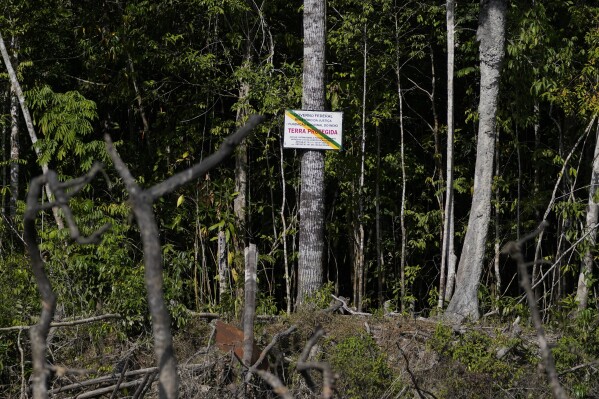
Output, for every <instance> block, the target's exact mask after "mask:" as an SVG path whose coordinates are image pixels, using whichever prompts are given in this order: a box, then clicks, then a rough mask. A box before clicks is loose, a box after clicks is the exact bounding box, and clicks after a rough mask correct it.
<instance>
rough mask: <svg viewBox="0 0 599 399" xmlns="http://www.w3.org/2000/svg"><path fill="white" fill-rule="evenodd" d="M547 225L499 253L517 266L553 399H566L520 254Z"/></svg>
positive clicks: (544, 223) (508, 244)
mask: <svg viewBox="0 0 599 399" xmlns="http://www.w3.org/2000/svg"><path fill="white" fill-rule="evenodd" d="M548 225H549V223H548V222H547V221H546V220H543V221H542V222H541V224H540V225H539V227H537V229H536V230H535V231H533V232H532V233H529V234H527V235H526V236H524V237H523V238H522V239H520V240H519V241H510V242H508V243H507V244H506V245H505V246H504V247H503V249H502V250H501V253H503V254H509V255H510V257H511V258H512V259H514V260H515V261H516V262H517V264H518V272H519V274H520V285H521V286H522V288H523V289H524V291H525V292H526V299H527V301H528V307H529V308H530V313H531V317H532V321H533V324H534V326H535V329H536V330H537V339H538V341H539V348H540V350H541V356H542V358H543V363H544V365H545V370H546V371H547V378H548V379H549V385H550V386H551V391H552V393H553V397H554V398H556V399H565V398H567V395H566V393H565V392H564V389H563V388H562V386H561V385H560V383H559V379H558V374H557V371H556V370H555V363H554V361H553V356H552V355H551V350H550V349H549V344H548V343H547V338H546V337H545V330H544V329H543V322H542V320H541V314H540V313H539V309H538V307H537V301H536V298H535V294H534V292H533V290H532V287H531V284H530V279H529V276H528V270H527V268H526V262H524V255H523V254H522V244H524V243H525V242H526V241H528V240H531V239H533V238H535V237H536V236H537V235H539V234H541V233H542V231H543V230H544V229H545V228H546V227H547V226H548Z"/></svg>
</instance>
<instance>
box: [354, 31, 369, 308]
mask: <svg viewBox="0 0 599 399" xmlns="http://www.w3.org/2000/svg"><path fill="white" fill-rule="evenodd" d="M363 35H364V54H363V71H362V138H361V140H360V177H359V181H358V215H357V216H358V217H357V219H358V220H357V225H356V227H355V231H354V237H355V245H356V246H357V248H356V251H355V256H354V276H355V279H356V284H355V286H356V289H355V292H354V306H355V307H356V308H357V309H358V312H361V311H362V298H363V296H364V278H365V276H364V273H365V271H364V241H365V237H364V198H363V193H364V177H365V174H366V170H365V162H366V160H365V159H366V89H367V86H366V83H367V77H368V75H367V70H366V68H367V62H368V43H367V41H366V39H367V36H366V25H365V26H364V33H363Z"/></svg>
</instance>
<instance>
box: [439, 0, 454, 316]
mask: <svg viewBox="0 0 599 399" xmlns="http://www.w3.org/2000/svg"><path fill="white" fill-rule="evenodd" d="M454 12H455V1H453V0H447V153H446V158H447V160H446V162H447V164H446V165H447V166H446V176H447V178H446V185H445V208H444V212H443V236H442V237H443V245H442V249H441V276H440V279H439V300H438V302H437V307H438V308H439V309H443V306H444V305H445V303H444V301H445V300H446V298H447V294H448V293H449V292H450V291H451V290H450V289H448V287H447V286H448V285H449V284H448V278H447V277H449V270H448V269H449V268H448V266H447V265H448V263H449V262H448V260H449V259H450V256H451V254H452V252H450V251H449V249H450V243H451V244H453V234H452V233H451V229H450V224H451V221H452V220H453V69H454V53H455V36H454V33H455V22H454ZM454 267H455V263H454ZM446 271H447V273H446ZM451 274H452V275H455V269H454V270H453V271H452V273H451ZM452 284H453V282H452ZM449 297H450V298H451V294H450V295H449Z"/></svg>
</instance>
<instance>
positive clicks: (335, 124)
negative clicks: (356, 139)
mask: <svg viewBox="0 0 599 399" xmlns="http://www.w3.org/2000/svg"><path fill="white" fill-rule="evenodd" d="M342 128H343V112H324V111H299V110H290V109H288V110H285V132H284V134H283V146H284V147H285V148H308V149H312V150H340V149H341V148H342V146H343V141H342V138H343V134H342Z"/></svg>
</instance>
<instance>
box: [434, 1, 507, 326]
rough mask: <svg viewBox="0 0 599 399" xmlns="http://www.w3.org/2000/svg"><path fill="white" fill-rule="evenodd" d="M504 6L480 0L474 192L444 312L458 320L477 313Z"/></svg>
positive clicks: (476, 317) (503, 4) (491, 163)
mask: <svg viewBox="0 0 599 399" xmlns="http://www.w3.org/2000/svg"><path fill="white" fill-rule="evenodd" d="M506 8H507V4H506V1H505V0H482V1H481V7H480V16H479V24H478V33H477V36H478V40H479V41H480V47H479V48H480V102H479V106H478V113H479V125H478V138H477V149H476V164H475V174H474V193H473V197H472V207H471V208H470V217H469V219H468V231H467V232H466V236H465V237H464V246H463V248H462V255H461V258H460V263H459V266H458V271H457V280H456V291H455V293H454V294H453V297H452V298H451V301H450V302H449V305H448V307H447V312H446V315H447V316H448V318H450V319H456V320H460V321H461V320H463V319H464V318H467V317H469V318H472V319H475V320H477V319H478V318H479V317H480V315H479V309H478V295H477V293H478V286H479V284H480V277H481V274H482V269H483V260H484V255H485V244H486V239H487V233H488V228H489V220H490V217H491V185H492V182H493V156H494V152H495V151H494V150H495V149H494V147H495V116H496V113H497V98H498V92H499V78H500V71H501V64H502V62H503V56H504V41H505V19H506Z"/></svg>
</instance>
